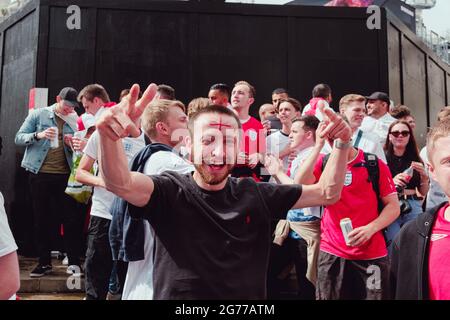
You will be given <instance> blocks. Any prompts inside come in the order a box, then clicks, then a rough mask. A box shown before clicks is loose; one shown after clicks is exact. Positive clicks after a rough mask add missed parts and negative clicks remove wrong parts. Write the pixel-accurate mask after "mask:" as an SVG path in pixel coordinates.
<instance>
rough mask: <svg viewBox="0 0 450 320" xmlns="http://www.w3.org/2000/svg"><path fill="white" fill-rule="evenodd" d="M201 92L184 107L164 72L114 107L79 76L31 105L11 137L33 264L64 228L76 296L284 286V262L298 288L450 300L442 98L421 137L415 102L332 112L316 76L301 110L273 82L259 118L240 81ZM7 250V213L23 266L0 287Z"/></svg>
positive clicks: (276, 294) (447, 133) (273, 294)
mask: <svg viewBox="0 0 450 320" xmlns="http://www.w3.org/2000/svg"><path fill="white" fill-rule="evenodd" d="M205 93H207V95H205V97H198V98H195V99H193V100H192V101H191V102H190V103H189V104H188V105H187V107H186V106H185V104H184V103H183V102H181V101H178V100H176V97H175V90H174V89H173V88H172V87H170V86H168V85H159V86H157V85H155V84H151V85H149V86H148V87H147V88H146V90H144V91H143V92H141V90H140V88H139V86H138V85H133V86H132V87H131V88H130V89H125V90H123V91H122V92H121V93H120V101H119V102H118V103H117V104H116V103H114V102H111V101H110V98H109V94H108V92H107V91H106V89H105V88H104V87H103V86H101V85H99V84H90V85H87V86H86V87H84V88H83V89H82V90H81V91H80V92H77V90H75V89H74V88H71V87H66V88H63V89H62V90H61V91H60V93H59V95H58V96H57V97H56V101H55V103H54V104H53V105H51V106H49V107H44V108H39V109H36V110H34V111H32V112H31V113H30V114H29V116H28V117H27V118H26V119H25V121H24V123H23V124H22V126H21V127H20V129H19V130H18V132H17V134H16V137H15V143H16V144H17V145H19V146H24V147H25V154H24V157H23V160H22V167H23V168H24V169H25V170H27V171H28V172H29V185H30V191H31V195H32V200H33V203H32V204H33V214H34V215H33V218H34V227H35V233H36V244H37V248H38V255H39V260H38V264H37V265H36V267H35V268H34V269H33V270H32V272H31V273H30V276H31V277H43V276H46V275H48V274H51V273H52V259H51V250H52V249H53V248H52V245H53V241H52V239H53V238H52V237H53V235H54V233H55V230H56V229H58V230H60V226H61V225H62V226H63V230H64V234H63V239H64V248H65V252H66V253H67V259H68V267H67V273H68V275H71V276H79V277H81V276H84V277H85V291H86V299H87V300H105V299H106V300H112V299H123V300H133V299H136V300H152V299H265V298H270V299H282V298H284V297H286V293H285V290H286V286H285V284H286V283H285V282H286V279H289V278H290V277H291V276H292V274H293V273H295V278H296V280H297V281H296V298H298V299H305V300H313V299H319V300H332V299H333V300H339V299H370V300H382V299H438V300H442V299H450V294H449V293H450V281H449V279H448V277H447V271H449V267H448V266H449V265H450V264H449V262H450V261H449V259H450V258H448V257H449V256H450V255H449V253H450V242H449V241H450V237H448V236H449V234H450V209H449V200H448V197H449V196H450V107H443V108H442V110H441V111H440V113H439V114H438V119H437V120H436V122H435V124H434V125H433V127H432V128H431V129H430V131H429V133H428V139H427V144H426V146H423V148H422V150H421V151H419V149H418V144H417V142H416V140H415V136H414V129H415V120H414V115H413V114H412V112H411V110H410V109H409V108H408V107H407V106H404V105H398V106H394V103H393V102H392V101H391V100H390V98H389V96H388V95H387V94H386V93H383V92H374V93H372V94H371V95H369V96H364V95H361V94H356V93H351V94H347V95H345V96H344V97H342V98H341V99H340V101H339V103H338V104H337V105H336V108H335V109H336V110H337V111H334V110H333V108H332V105H333V96H332V89H331V88H330V86H329V85H327V84H318V85H316V86H315V87H314V88H313V90H312V97H311V100H310V101H308V103H307V104H306V105H305V106H304V107H303V106H302V103H301V102H300V101H299V100H297V99H295V98H294V97H292V96H290V94H289V92H288V91H287V90H286V89H284V88H277V89H275V90H273V92H272V103H266V104H263V105H261V107H260V108H259V118H260V119H259V120H258V119H257V118H255V117H253V116H251V115H250V114H253V113H254V112H250V110H251V108H252V107H253V105H254V101H255V96H256V90H255V88H254V87H253V86H252V85H251V84H250V83H248V82H246V81H238V82H236V83H235V84H234V86H233V87H232V88H231V87H229V86H228V85H226V84H223V83H217V84H214V85H212V86H211V87H210V88H209V91H208V92H205ZM77 106H82V111H81V112H78V113H77V112H75V108H76V107H77ZM81 113H82V114H81ZM75 159H77V160H75ZM71 178H73V179H74V180H76V181H77V183H78V184H79V185H77V186H79V187H80V189H79V190H78V191H79V192H82V191H81V190H83V192H84V190H86V189H84V188H81V187H86V186H88V187H91V189H89V190H91V191H92V196H91V197H89V201H85V200H83V201H81V200H80V198H79V197H76V196H74V194H73V193H75V194H76V193H77V192H78V191H77V189H76V188H72V189H71V192H68V189H67V186H68V181H70V179H71ZM74 190H75V191H74ZM0 200H2V198H1V197H0ZM2 208H3V204H2V203H0V209H2ZM52 212H53V213H55V214H52ZM87 223H88V228H87V234H84V232H83V228H84V226H85V225H86V224H87ZM55 226H57V227H56V228H55ZM83 243H85V245H83ZM84 247H85V248H86V249H85V250H84ZM16 250H17V246H16V245H15V243H14V239H13V238H12V235H11V233H10V231H9V229H8V227H7V223H6V219H5V213H4V212H0V269H2V270H3V267H5V268H9V269H8V270H10V269H11V270H15V271H11V273H10V274H15V272H17V277H9V278H8V279H6V278H5V279H3V277H1V276H0V288H2V289H0V292H1V295H0V298H9V297H11V296H12V295H13V294H14V293H15V292H16V291H17V289H18V264H17V255H16V253H15V252H16ZM416 265H418V266H419V268H416V267H414V268H411V266H416ZM5 270H6V269H5ZM4 283H5V284H4Z"/></svg>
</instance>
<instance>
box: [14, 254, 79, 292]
mask: <svg viewBox="0 0 450 320" xmlns="http://www.w3.org/2000/svg"><path fill="white" fill-rule="evenodd" d="M37 263H38V260H37V259H36V258H26V257H21V256H20V257H19V265H20V291H19V296H22V294H23V293H30V294H42V293H58V294H63V293H83V292H84V277H74V276H71V275H69V274H67V273H66V270H67V266H65V265H63V264H62V261H61V260H59V259H52V266H53V272H52V273H51V274H49V275H45V276H43V277H40V278H31V277H30V272H31V271H32V270H33V269H34V267H36V265H37Z"/></svg>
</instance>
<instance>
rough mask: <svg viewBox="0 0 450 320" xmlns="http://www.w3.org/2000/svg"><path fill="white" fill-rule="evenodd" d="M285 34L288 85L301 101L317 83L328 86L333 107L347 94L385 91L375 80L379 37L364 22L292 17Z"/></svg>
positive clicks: (306, 99)
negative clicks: (288, 42) (287, 40)
mask: <svg viewBox="0 0 450 320" xmlns="http://www.w3.org/2000/svg"><path fill="white" fill-rule="evenodd" d="M313 30H314V31H313ZM289 32H290V33H291V34H292V35H291V37H290V40H291V41H290V47H289V51H288V52H289V62H288V67H289V79H290V82H289V86H290V88H291V91H292V92H294V93H295V94H297V95H298V96H299V97H300V99H301V101H304V102H307V101H308V100H309V99H310V97H311V89H312V88H313V86H314V85H315V84H317V83H320V82H325V83H327V84H329V85H330V86H331V88H332V90H333V97H334V102H333V105H334V106H335V107H336V106H338V104H339V99H340V98H341V97H342V96H343V95H345V94H347V93H361V94H370V93H371V91H377V90H387V88H384V87H382V81H381V79H380V77H379V66H380V64H381V59H380V55H379V54H378V53H379V50H380V48H379V43H378V36H379V35H378V32H377V31H370V30H368V29H367V27H366V22H365V20H364V19H338V18H336V19H330V18H328V19H317V18H315V19H313V18H296V19H295V20H294V22H293V27H292V28H291V29H289ZM386 82H387V81H386Z"/></svg>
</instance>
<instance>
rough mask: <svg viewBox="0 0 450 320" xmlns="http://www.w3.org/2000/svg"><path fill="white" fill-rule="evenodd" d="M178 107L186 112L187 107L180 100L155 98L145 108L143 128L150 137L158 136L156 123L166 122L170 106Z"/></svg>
mask: <svg viewBox="0 0 450 320" xmlns="http://www.w3.org/2000/svg"><path fill="white" fill-rule="evenodd" d="M172 107H178V108H180V109H181V110H183V112H186V107H185V106H184V104H183V103H182V102H181V101H178V100H165V99H160V100H154V101H152V102H151V103H150V104H149V105H148V106H147V107H146V108H145V110H144V113H143V114H142V129H143V130H144V132H145V134H147V136H148V137H149V138H150V139H152V138H153V139H154V138H156V136H157V130H156V124H157V123H158V122H166V120H167V115H168V114H169V108H172Z"/></svg>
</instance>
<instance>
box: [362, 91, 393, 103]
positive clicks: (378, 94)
mask: <svg viewBox="0 0 450 320" xmlns="http://www.w3.org/2000/svg"><path fill="white" fill-rule="evenodd" d="M366 99H367V100H381V101H384V102H386V103H387V104H391V99H389V96H388V95H387V94H386V93H384V92H379V91H376V92H374V93H372V94H371V95H370V96H368V97H366Z"/></svg>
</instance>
